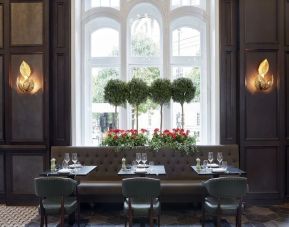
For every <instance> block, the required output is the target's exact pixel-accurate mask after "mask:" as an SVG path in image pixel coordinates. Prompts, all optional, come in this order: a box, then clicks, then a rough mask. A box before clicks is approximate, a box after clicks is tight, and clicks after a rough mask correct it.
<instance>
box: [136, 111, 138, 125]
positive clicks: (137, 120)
mask: <svg viewBox="0 0 289 227" xmlns="http://www.w3.org/2000/svg"><path fill="white" fill-rule="evenodd" d="M136 130H137V131H138V105H137V106H136Z"/></svg>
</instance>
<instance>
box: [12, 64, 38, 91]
mask: <svg viewBox="0 0 289 227" xmlns="http://www.w3.org/2000/svg"><path fill="white" fill-rule="evenodd" d="M20 73H21V76H18V77H17V81H16V84H17V87H18V89H19V91H21V92H22V93H30V92H31V91H32V90H33V88H34V81H33V80H32V79H31V78H30V76H31V69H30V66H29V65H28V64H27V63H26V62H25V61H22V63H21V65H20Z"/></svg>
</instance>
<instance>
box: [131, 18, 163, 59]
mask: <svg viewBox="0 0 289 227" xmlns="http://www.w3.org/2000/svg"><path fill="white" fill-rule="evenodd" d="M131 55H132V56H136V57H151V56H159V55H160V25H159V23H158V22H157V20H155V19H153V18H149V17H148V16H147V15H145V16H144V17H140V18H139V19H136V20H135V21H134V22H133V23H132V25H131Z"/></svg>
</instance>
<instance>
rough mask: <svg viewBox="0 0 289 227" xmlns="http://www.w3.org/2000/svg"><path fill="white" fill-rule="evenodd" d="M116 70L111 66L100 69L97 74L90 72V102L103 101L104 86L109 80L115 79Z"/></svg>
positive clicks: (116, 76)
mask: <svg viewBox="0 0 289 227" xmlns="http://www.w3.org/2000/svg"><path fill="white" fill-rule="evenodd" d="M118 77H119V73H118V71H116V70H115V69H113V68H107V69H102V70H101V71H99V72H98V73H97V74H96V73H94V72H93V73H92V102H93V103H103V102H104V87H105V85H106V84H107V82H108V81H109V80H113V79H117V78H118Z"/></svg>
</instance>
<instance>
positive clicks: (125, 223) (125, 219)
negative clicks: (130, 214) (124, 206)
mask: <svg viewBox="0 0 289 227" xmlns="http://www.w3.org/2000/svg"><path fill="white" fill-rule="evenodd" d="M126 226H127V216H125V218H124V227H126Z"/></svg>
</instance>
